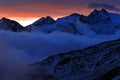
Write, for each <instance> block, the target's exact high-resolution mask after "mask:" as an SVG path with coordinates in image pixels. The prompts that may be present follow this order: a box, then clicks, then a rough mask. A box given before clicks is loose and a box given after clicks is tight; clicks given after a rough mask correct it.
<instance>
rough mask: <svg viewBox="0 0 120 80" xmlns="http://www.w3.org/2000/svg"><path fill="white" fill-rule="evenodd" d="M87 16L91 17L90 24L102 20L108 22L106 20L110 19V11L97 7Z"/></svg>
mask: <svg viewBox="0 0 120 80" xmlns="http://www.w3.org/2000/svg"><path fill="white" fill-rule="evenodd" d="M87 18H88V19H89V23H90V24H96V23H101V22H103V23H106V21H108V20H110V17H109V13H108V12H107V11H106V10H105V9H101V10H97V9H95V10H94V11H93V12H91V13H90V14H89V15H88V16H87Z"/></svg>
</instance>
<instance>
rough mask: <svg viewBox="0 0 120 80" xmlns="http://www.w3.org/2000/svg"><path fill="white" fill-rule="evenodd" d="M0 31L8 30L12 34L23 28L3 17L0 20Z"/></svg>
mask: <svg viewBox="0 0 120 80" xmlns="http://www.w3.org/2000/svg"><path fill="white" fill-rule="evenodd" d="M0 30H10V31H13V32H19V31H22V30H23V26H21V25H20V24H19V23H18V22H16V21H14V20H10V19H8V18H5V17H3V18H2V19H1V20H0Z"/></svg>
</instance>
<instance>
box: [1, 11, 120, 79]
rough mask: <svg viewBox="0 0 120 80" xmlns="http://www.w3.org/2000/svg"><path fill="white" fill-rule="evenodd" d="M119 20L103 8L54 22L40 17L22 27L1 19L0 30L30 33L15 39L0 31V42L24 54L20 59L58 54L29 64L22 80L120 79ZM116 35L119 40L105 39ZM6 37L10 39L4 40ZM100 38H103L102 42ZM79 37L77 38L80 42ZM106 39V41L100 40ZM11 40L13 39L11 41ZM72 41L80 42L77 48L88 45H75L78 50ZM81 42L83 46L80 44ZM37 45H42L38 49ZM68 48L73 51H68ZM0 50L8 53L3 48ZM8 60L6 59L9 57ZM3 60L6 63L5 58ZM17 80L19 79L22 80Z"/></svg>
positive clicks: (49, 18)
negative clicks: (1, 40) (86, 14)
mask: <svg viewBox="0 0 120 80" xmlns="http://www.w3.org/2000/svg"><path fill="white" fill-rule="evenodd" d="M119 21H120V14H117V13H111V12H108V11H106V10H105V9H101V10H97V9H95V10H94V11H92V12H91V13H90V14H89V15H88V16H85V15H82V14H78V13H73V14H71V15H68V16H65V17H62V18H58V19H57V20H54V19H53V18H52V17H50V16H47V17H42V18H40V19H39V20H37V21H35V22H34V23H32V24H30V25H28V26H22V25H21V24H19V23H18V22H16V21H14V20H10V19H7V18H5V17H3V18H2V19H1V20H0V30H1V31H12V32H31V33H30V35H29V33H23V34H17V37H14V36H15V35H13V34H14V33H9V32H8V33H6V32H5V33H4V32H3V33H2V32H1V36H0V39H3V41H4V42H5V41H6V42H7V44H8V45H9V46H10V49H12V47H14V48H15V51H13V52H17V53H22V52H24V53H22V54H20V55H25V56H23V57H28V55H31V56H33V57H35V58H36V56H34V54H35V55H36V53H39V54H38V55H37V58H39V57H38V56H40V55H44V54H45V52H46V51H48V52H50V51H51V52H57V54H56V53H55V54H54V53H50V54H49V55H51V54H54V55H51V56H49V57H47V58H46V59H44V60H41V61H38V62H34V63H30V64H28V65H27V68H29V69H30V71H28V73H27V74H26V73H25V75H24V77H25V79H22V80H120V35H119V34H120V33H119V32H120V22H119ZM32 32H42V33H45V34H46V33H47V34H50V33H54V32H55V33H54V34H57V36H55V38H54V34H51V35H49V37H48V35H45V34H42V33H41V35H38V34H37V35H36V34H34V33H32ZM58 33H59V34H60V33H62V34H61V35H59V36H60V38H59V36H58ZM64 33H67V34H64ZM2 34H3V35H2ZM9 34H10V35H9ZM15 34H16V33H15ZM71 34H72V35H71ZM116 34H117V38H118V39H116V40H111V39H107V38H108V36H109V37H111V38H112V39H115V38H114V37H113V35H116ZM5 35H6V36H8V35H9V36H8V37H6V36H5ZM24 35H25V36H24ZM63 35H65V36H63ZM78 35H79V36H78ZM4 36H5V37H4ZM11 36H12V37H11ZM21 36H22V37H21ZM29 36H30V38H29ZM34 36H35V37H34ZM40 36H42V37H40ZM61 36H62V37H61ZM71 36H72V37H71ZM98 36H99V37H100V38H99V37H98ZM101 36H104V37H102V39H101ZM24 37H25V38H24ZM51 37H53V38H54V39H52V38H51ZM66 37H68V38H66ZM76 37H77V38H76ZM78 37H79V38H80V39H79V40H78ZM90 37H91V38H90ZM105 37H107V38H106V39H103V38H105ZM11 38H13V39H15V40H13V41H12V39H11ZM32 38H35V39H32ZM61 38H62V39H61ZM63 38H65V39H63ZM71 38H72V39H71ZM81 38H83V39H81ZM94 39H95V40H94ZM73 40H75V42H76V43H77V42H80V43H79V44H78V45H81V46H84V45H88V46H87V48H86V47H83V48H84V49H83V48H82V49H81V48H80V47H79V46H78V45H77V44H75V45H77V47H75V45H73V44H74V43H72V41H73ZM80 40H81V41H80ZM108 40H110V41H108ZM40 41H41V42H40ZM44 41H45V42H44ZM49 41H51V42H49ZM62 41H63V42H62ZM69 41H70V42H71V43H70V42H69ZM92 41H93V42H92ZM95 41H98V42H95ZM103 41H105V42H103ZM39 42H40V43H39ZM66 42H69V43H70V44H71V45H70V44H67V46H65V43H66ZM101 42H102V43H101ZM57 43H59V45H60V44H61V45H60V47H59V45H57ZM82 43H85V44H84V45H82ZM93 43H94V44H93ZM98 43H99V44H98ZM24 44H25V45H24ZM53 44H54V45H53ZM3 45H4V44H3ZM8 45H7V46H8ZM11 45H12V46H11ZM17 45H18V46H17ZM38 45H41V46H40V47H39V46H38ZM52 45H53V46H52ZM91 45H92V46H91ZM4 46H5V45H4ZM56 46H58V47H56ZM61 46H62V48H61ZM69 46H72V47H74V48H68V47H69ZM57 48H58V50H57ZM63 48H64V49H63ZM39 49H40V50H39ZM71 49H72V51H71ZM3 50H5V51H7V50H6V48H5V49H3ZM20 50H22V51H20ZM44 50H46V51H44ZM68 50H69V51H68ZM8 51H9V50H8ZM58 51H59V52H58ZM60 51H61V52H62V53H61V52H60ZM25 52H28V55H26V54H25ZM7 53H9V52H7ZM30 53H32V54H30ZM31 56H30V57H31ZM7 58H9V56H8V57H7ZM10 59H11V58H10ZM15 59H16V58H15ZM4 60H6V58H5V59H4ZM8 60H9V59H8ZM25 60H26V58H25ZM1 61H2V60H1ZM13 61H14V60H13ZM20 64H21V63H20ZM10 71H11V70H10ZM13 71H14V70H13ZM16 73H17V71H16ZM3 77H4V76H3ZM4 80H5V79H4ZM17 80H21V78H20V79H17Z"/></svg>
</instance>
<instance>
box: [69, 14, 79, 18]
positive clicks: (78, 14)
mask: <svg viewBox="0 0 120 80" xmlns="http://www.w3.org/2000/svg"><path fill="white" fill-rule="evenodd" d="M70 16H78V17H80V14H78V13H72V14H71V15H70Z"/></svg>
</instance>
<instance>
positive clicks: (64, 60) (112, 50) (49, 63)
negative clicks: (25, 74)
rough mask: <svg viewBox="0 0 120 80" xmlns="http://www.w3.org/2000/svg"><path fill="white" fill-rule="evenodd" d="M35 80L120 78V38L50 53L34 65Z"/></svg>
mask: <svg viewBox="0 0 120 80" xmlns="http://www.w3.org/2000/svg"><path fill="white" fill-rule="evenodd" d="M31 66H32V67H33V68H34V69H35V70H36V71H35V73H33V74H32V75H31V77H32V78H33V80H39V79H42V80H112V79H113V80H115V79H117V78H118V79H117V80H119V79H120V77H119V76H120V39H118V40H114V41H108V42H103V43H101V44H98V45H95V46H91V47H88V48H85V49H83V50H76V51H71V52H67V53H62V54H58V55H54V56H50V57H48V58H47V59H45V60H43V61H41V62H37V63H35V64H32V65H31Z"/></svg>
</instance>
